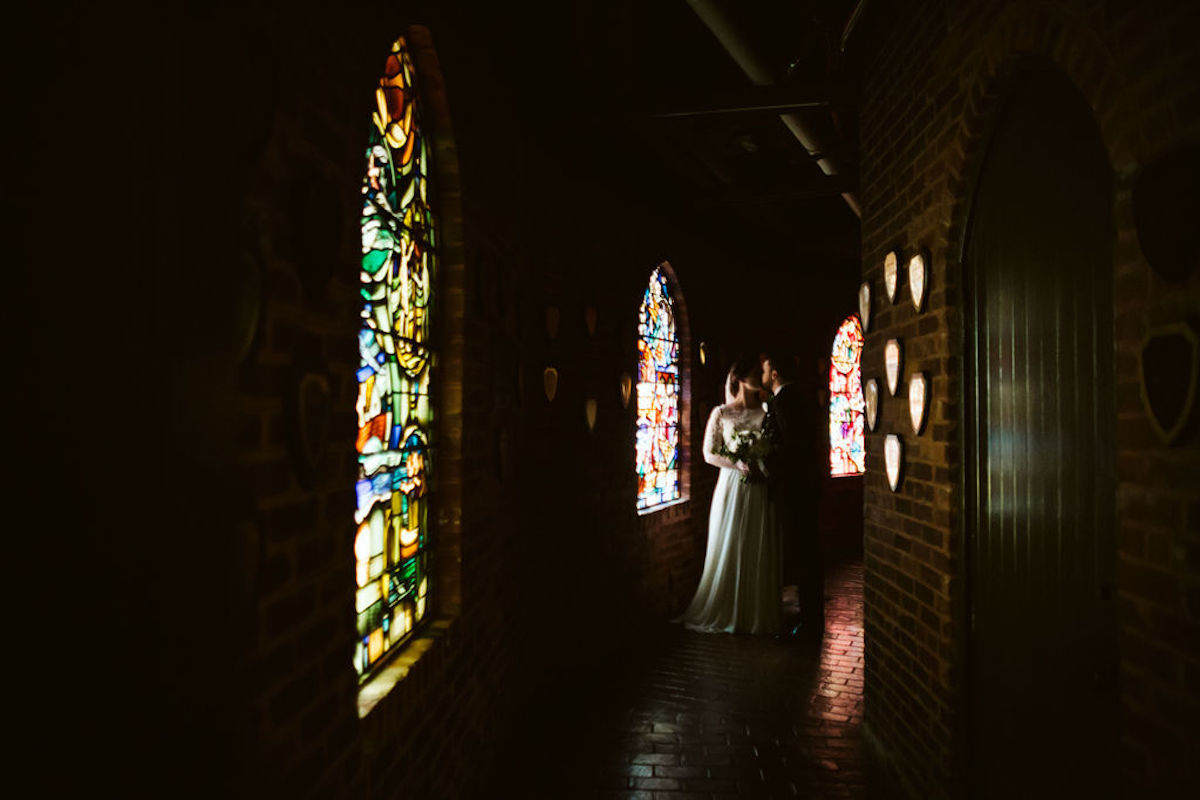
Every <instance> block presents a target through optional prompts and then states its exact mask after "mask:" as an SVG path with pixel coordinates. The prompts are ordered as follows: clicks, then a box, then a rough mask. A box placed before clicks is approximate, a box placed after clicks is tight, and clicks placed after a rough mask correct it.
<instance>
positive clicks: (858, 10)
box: [842, 0, 867, 53]
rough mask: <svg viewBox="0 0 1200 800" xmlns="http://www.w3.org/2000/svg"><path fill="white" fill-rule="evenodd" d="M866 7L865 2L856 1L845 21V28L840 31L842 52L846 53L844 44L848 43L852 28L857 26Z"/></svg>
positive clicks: (863, 0)
mask: <svg viewBox="0 0 1200 800" xmlns="http://www.w3.org/2000/svg"><path fill="white" fill-rule="evenodd" d="M866 7H867V0H858V2H857V3H855V5H854V10H853V11H851V12H850V18H849V19H847V20H846V27H845V28H843V29H842V52H843V53H844V52H846V42H848V41H850V34H851V33H853V32H854V26H855V25H857V24H858V21H859V19H861V18H862V13H863V9H865V8H866Z"/></svg>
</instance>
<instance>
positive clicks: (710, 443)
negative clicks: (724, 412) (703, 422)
mask: <svg viewBox="0 0 1200 800" xmlns="http://www.w3.org/2000/svg"><path fill="white" fill-rule="evenodd" d="M723 437H724V431H722V430H721V407H720V406H717V407H716V408H714V409H713V410H712V413H711V414H709V415H708V425H707V426H706V427H705V428H704V460H705V461H708V460H709V457H710V456H715V455H716V454H717V450H719V449H720V448H721V440H722V438H723Z"/></svg>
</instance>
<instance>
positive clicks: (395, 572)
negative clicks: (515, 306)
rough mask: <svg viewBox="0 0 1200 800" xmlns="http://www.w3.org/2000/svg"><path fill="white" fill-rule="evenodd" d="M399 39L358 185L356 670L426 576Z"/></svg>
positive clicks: (422, 209) (424, 169)
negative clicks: (358, 321)
mask: <svg viewBox="0 0 1200 800" xmlns="http://www.w3.org/2000/svg"><path fill="white" fill-rule="evenodd" d="M415 78H416V76H415V71H414V69H413V63H412V59H411V58H410V56H409V52H408V50H407V47H406V44H405V40H404V39H403V38H400V39H397V40H396V42H395V43H394V44H393V45H392V52H391V54H390V55H389V56H388V59H387V64H386V67H385V68H384V73H383V76H382V77H381V78H380V79H379V87H378V88H377V89H376V90H375V100H376V106H377V107H376V109H375V112H374V114H373V116H372V124H371V128H370V134H369V138H368V144H367V158H366V161H367V167H366V175H365V176H364V178H363V184H362V272H361V274H360V290H361V300H362V323H361V324H362V327H361V329H360V330H359V334H358V347H359V354H360V362H359V363H360V366H359V369H358V402H357V410H358V481H357V484H356V486H355V490H356V494H357V498H358V503H357V508H356V510H355V513H354V519H355V522H356V523H357V525H358V532H357V534H356V535H355V539H354V557H355V578H356V582H357V585H358V593H357V596H356V601H355V607H356V609H357V611H358V644H357V646H356V648H355V656H354V664H355V668H356V669H357V670H358V672H359V675H360V676H366V675H367V674H368V673H369V672H370V671H371V669H372V668H373V667H375V666H376V665H377V664H379V663H380V660H381V659H382V658H383V657H384V656H385V655H387V654H388V653H389V652H391V651H393V650H394V649H395V647H396V646H397V645H398V644H400V643H402V642H404V641H405V640H406V639H408V638H409V637H410V636H411V635H412V633H413V631H414V630H415V629H416V627H417V625H418V624H419V623H420V622H421V620H422V619H423V618H424V617H425V614H426V611H427V610H428V608H429V596H430V592H431V591H432V587H431V586H430V576H429V557H428V555H429V549H430V542H429V519H430V514H429V502H430V484H429V472H430V445H431V441H430V435H431V433H432V430H433V429H432V422H433V404H432V402H431V399H430V368H431V365H432V361H433V354H432V351H431V349H430V345H431V336H430V321H431V318H430V310H431V301H432V299H433V287H434V285H435V279H436V277H437V249H436V248H437V235H436V228H435V225H434V220H433V211H432V209H431V206H430V200H429V198H430V186H429V175H430V159H429V149H428V145H427V143H426V140H425V136H424V133H423V131H422V129H421V108H420V105H419V101H418V95H417V90H416V89H417V87H416V81H415Z"/></svg>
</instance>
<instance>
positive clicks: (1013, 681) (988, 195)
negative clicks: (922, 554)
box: [964, 65, 1117, 797]
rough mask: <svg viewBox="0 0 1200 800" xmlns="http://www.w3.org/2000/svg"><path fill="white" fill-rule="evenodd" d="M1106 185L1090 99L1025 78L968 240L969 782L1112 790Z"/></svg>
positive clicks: (990, 158)
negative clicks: (1089, 103)
mask: <svg viewBox="0 0 1200 800" xmlns="http://www.w3.org/2000/svg"><path fill="white" fill-rule="evenodd" d="M1112 196H1113V195H1112V172H1111V167H1110V165H1109V161H1108V157H1107V154H1106V152H1105V148H1104V145H1103V142H1102V141H1101V138H1100V133H1099V130H1098V128H1097V126H1096V123H1095V120H1094V118H1093V116H1092V112H1091V109H1090V107H1089V106H1088V104H1087V103H1086V101H1085V100H1084V99H1083V97H1082V96H1081V95H1080V94H1079V92H1078V91H1077V90H1076V89H1075V87H1074V86H1072V85H1071V84H1070V83H1069V82H1068V81H1067V80H1066V78H1065V77H1063V76H1062V75H1061V73H1059V72H1058V71H1057V70H1056V69H1053V68H1051V67H1048V66H1044V65H1037V66H1034V67H1030V68H1028V69H1026V70H1024V71H1023V72H1021V73H1020V74H1019V76H1018V77H1016V78H1014V79H1013V81H1012V84H1011V89H1010V91H1009V93H1008V95H1007V99H1006V102H1005V103H1004V105H1003V107H1002V108H1001V111H1000V115H999V117H998V119H997V122H996V126H995V129H994V133H993V134H992V138H991V141H990V144H989V147H988V150H987V153H986V156H985V159H984V162H983V164H982V167H981V172H980V175H979V182H978V185H977V188H976V195H975V198H974V201H973V204H972V207H971V215H970V221H969V225H968V229H967V239H966V248H965V252H964V265H965V268H966V270H965V271H966V277H967V291H966V312H967V318H966V322H967V324H966V328H965V329H966V331H967V347H966V367H967V375H968V379H967V381H966V383H965V387H966V389H965V390H966V394H967V398H966V399H967V416H966V427H965V434H964V444H965V452H966V467H967V481H966V483H967V491H966V502H967V509H966V510H967V518H966V523H967V524H966V531H967V537H968V571H969V588H968V595H969V609H968V625H969V627H970V635H969V652H968V663H969V674H968V696H969V715H970V716H969V719H970V721H969V735H970V753H971V756H970V766H971V782H972V791H971V794H972V796H977V797H1017V796H1021V797H1030V796H1043V795H1045V796H1066V795H1067V794H1069V795H1070V796H1081V797H1102V796H1108V795H1109V794H1111V793H1112V791H1113V790H1114V787H1115V785H1116V780H1115V775H1114V774H1113V772H1112V768H1113V765H1114V763H1115V758H1114V748H1115V745H1116V738H1117V737H1116V713H1117V706H1116V702H1117V695H1116V688H1115V671H1116V668H1115V665H1116V647H1115V618H1114V616H1115V614H1114V602H1113V596H1112V592H1113V589H1112V585H1113V584H1112V578H1113V571H1114V561H1115V548H1114V533H1113V519H1114V508H1115V500H1114V491H1115V478H1114V466H1113V462H1114V430H1113V428H1114V412H1113V402H1114V399H1113V393H1114V389H1113V344H1112V246H1113V221H1112Z"/></svg>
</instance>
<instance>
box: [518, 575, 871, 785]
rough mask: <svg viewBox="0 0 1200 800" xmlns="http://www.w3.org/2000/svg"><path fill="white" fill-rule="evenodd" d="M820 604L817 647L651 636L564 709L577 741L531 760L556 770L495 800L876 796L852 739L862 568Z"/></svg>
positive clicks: (565, 738) (564, 734) (837, 581)
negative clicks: (583, 699) (582, 699)
mask: <svg viewBox="0 0 1200 800" xmlns="http://www.w3.org/2000/svg"><path fill="white" fill-rule="evenodd" d="M826 594H827V596H828V601H827V604H826V634H825V640H824V642H823V643H822V644H821V645H820V646H817V645H802V644H796V643H784V642H779V641H776V640H774V639H770V638H760V637H752V636H729V635H721V634H701V633H692V632H689V631H684V630H682V629H681V628H680V627H678V626H671V627H669V628H662V629H660V630H657V631H656V632H655V636H653V637H652V638H651V639H650V640H648V641H647V642H646V643H645V645H644V647H643V649H642V650H641V651H640V652H636V653H627V654H625V657H623V658H621V659H620V660H618V661H617V662H615V663H613V664H611V665H609V667H608V670H609V673H608V674H607V675H606V677H605V679H604V680H602V681H597V682H595V683H598V684H599V685H596V686H594V687H593V688H594V690H595V693H594V694H593V695H592V697H591V701H592V702H589V703H586V704H583V703H581V708H577V709H571V710H570V712H569V713H568V714H567V715H566V716H567V717H568V718H570V717H574V716H575V714H576V713H578V717H577V720H578V725H577V726H576V727H575V728H572V727H571V726H570V725H567V726H566V727H564V728H559V729H558V730H556V731H550V732H548V733H550V736H551V738H552V740H553V742H552V743H547V746H546V747H539V748H535V751H540V752H542V753H543V754H546V757H547V758H548V759H552V760H553V761H554V762H555V764H556V768H551V769H543V770H540V776H539V777H538V778H537V779H534V778H533V777H532V776H529V775H526V776H525V778H524V779H523V782H524V781H528V782H525V785H524V786H522V787H521V788H520V789H517V787H515V786H512V787H509V791H512V792H514V793H513V794H505V793H504V792H498V793H497V794H496V796H497V797H499V796H514V797H515V796H524V797H556V798H557V797H562V798H585V797H587V798H622V800H635V798H636V799H637V800H643V799H644V800H685V799H690V798H704V800H714V799H715V798H732V797H781V798H790V797H817V798H824V797H830V798H837V797H868V796H870V797H873V798H874V797H880V796H882V793H881V792H880V791H878V790H875V791H872V792H870V793H868V791H867V787H868V778H867V776H868V770H867V765H866V763H865V759H864V754H863V751H862V743H861V737H860V725H861V723H862V716H863V700H862V690H863V638H862V637H863V634H862V562H861V561H853V562H849V563H846V564H843V565H840V566H838V567H836V568H834V569H831V570H830V571H829V573H828V575H827V576H826ZM584 705H586V706H587V708H588V710H587V711H582V706H584ZM551 753H553V755H551ZM543 766H549V765H547V764H543Z"/></svg>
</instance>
